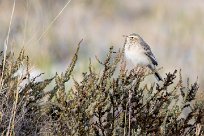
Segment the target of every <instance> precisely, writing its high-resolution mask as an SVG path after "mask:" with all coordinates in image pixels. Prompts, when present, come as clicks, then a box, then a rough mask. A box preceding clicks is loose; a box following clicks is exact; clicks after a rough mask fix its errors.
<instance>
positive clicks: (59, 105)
mask: <svg viewBox="0 0 204 136" xmlns="http://www.w3.org/2000/svg"><path fill="white" fill-rule="evenodd" d="M80 43H81V42H80ZM80 43H79V45H78V48H77V50H76V53H75V54H74V57H73V59H72V62H71V64H70V65H69V67H68V68H67V70H66V71H65V73H62V74H60V75H59V74H56V75H55V76H54V77H53V78H50V79H45V80H43V81H37V80H36V79H37V78H38V77H39V76H41V74H39V75H38V76H36V77H35V78H31V77H30V68H29V67H30V66H29V58H28V57H27V56H25V54H24V51H23V50H22V51H21V52H20V54H19V56H18V58H17V59H15V57H14V55H13V54H11V53H9V54H7V55H6V57H5V58H4V57H3V55H2V54H3V53H1V57H2V63H1V65H0V73H1V75H0V83H1V84H0V87H1V88H0V133H1V134H2V135H17V136H18V135H20V136H22V135H103V136H109V135H167V136H168V135H202V134H203V128H202V125H203V121H202V120H203V113H204V111H203V104H202V102H200V101H196V100H195V96H196V93H197V91H198V88H199V86H198V83H197V81H196V82H195V83H193V84H191V85H190V83H189V80H188V81H187V85H186V86H184V83H183V80H182V76H181V71H180V72H179V73H178V72H177V70H175V71H174V72H172V73H167V74H166V77H165V78H164V82H161V83H156V84H155V83H153V84H150V85H149V82H147V81H145V79H146V77H147V76H149V75H150V74H151V73H148V71H147V70H145V69H144V68H136V69H134V70H130V71H129V70H126V66H125V63H124V61H123V50H122V51H121V50H119V51H118V52H116V53H114V52H113V47H111V48H110V50H109V53H108V54H107V57H106V59H105V60H104V61H103V62H102V61H100V60H99V59H97V60H98V62H99V63H100V64H101V65H102V66H103V71H102V73H101V74H100V73H99V72H97V71H96V70H94V69H93V66H92V64H91V61H90V64H89V71H88V72H85V73H82V76H83V79H82V81H81V82H77V81H75V80H74V79H73V81H74V86H72V87H71V89H69V90H67V89H65V83H67V82H69V80H70V77H71V75H72V71H73V69H74V67H75V64H76V62H77V58H78V51H79V46H80ZM4 60H5V63H4ZM22 67H24V68H25V71H26V72H22V73H21V74H16V73H17V72H18V71H19V70H20V69H21V68H22ZM53 80H55V86H54V87H53V88H52V89H51V90H50V91H45V88H46V87H47V86H48V85H49V84H50V83H51V81H53ZM25 81H26V83H25V84H24V85H21V84H22V83H23V82H25ZM184 115H185V116H184Z"/></svg>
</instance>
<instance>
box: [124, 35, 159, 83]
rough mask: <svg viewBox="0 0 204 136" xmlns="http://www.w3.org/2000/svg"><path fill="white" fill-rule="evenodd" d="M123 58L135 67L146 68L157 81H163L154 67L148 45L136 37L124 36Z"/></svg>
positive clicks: (152, 56)
mask: <svg viewBox="0 0 204 136" xmlns="http://www.w3.org/2000/svg"><path fill="white" fill-rule="evenodd" d="M125 37H126V39H125V56H126V58H127V59H129V60H130V61H131V62H132V63H133V64H134V65H135V66H147V67H148V68H150V70H152V72H153V73H154V75H155V77H156V78H157V80H158V81H163V80H162V78H161V76H160V75H159V73H158V72H157V71H156V68H155V66H157V65H158V63H157V60H156V58H155V57H154V55H153V53H152V51H151V49H150V47H149V45H148V44H147V43H146V42H145V41H144V40H143V39H142V38H141V37H140V36H139V35H138V34H135V33H133V34H130V35H129V36H125Z"/></svg>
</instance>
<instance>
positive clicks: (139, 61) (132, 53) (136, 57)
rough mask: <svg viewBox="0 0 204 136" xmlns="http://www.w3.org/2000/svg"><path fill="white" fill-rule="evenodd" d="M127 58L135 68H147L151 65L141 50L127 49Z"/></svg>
mask: <svg viewBox="0 0 204 136" xmlns="http://www.w3.org/2000/svg"><path fill="white" fill-rule="evenodd" d="M125 57H126V58H127V59H128V60H130V61H131V63H133V64H134V65H135V66H147V65H149V64H150V61H149V59H148V57H147V56H146V55H145V54H144V51H143V50H140V49H125Z"/></svg>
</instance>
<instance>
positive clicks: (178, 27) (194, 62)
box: [0, 0, 204, 90]
mask: <svg viewBox="0 0 204 136" xmlns="http://www.w3.org/2000/svg"><path fill="white" fill-rule="evenodd" d="M66 3H67V1H66V0H57V1H56V0H17V2H16V7H15V12H14V17H13V22H12V25H11V35H10V39H9V47H8V49H9V50H12V51H14V52H18V51H19V50H20V49H21V48H22V47H24V48H25V50H26V53H27V54H28V55H29V56H30V60H31V62H32V66H33V67H34V69H35V70H36V71H39V72H45V71H46V75H54V74H55V72H62V71H64V70H65V69H66V67H67V66H68V64H69V63H70V61H71V58H72V56H73V54H74V51H75V50H76V47H77V46H76V45H77V43H78V42H79V41H80V40H81V39H82V38H83V39H84V41H83V43H82V46H81V49H80V54H79V61H78V63H77V67H76V69H75V73H76V74H77V73H78V74H77V75H75V78H80V76H81V75H80V74H79V73H81V72H85V71H87V66H88V64H89V58H91V59H92V63H93V65H94V66H95V68H96V69H97V68H99V64H98V63H97V61H96V60H95V56H98V57H99V58H101V59H102V60H103V59H104V57H105V55H106V53H107V52H108V50H109V47H110V46H112V45H113V46H115V48H122V46H123V44H124V38H123V37H122V35H124V34H125V35H127V34H131V33H133V32H135V33H138V34H140V35H141V36H142V37H143V38H144V39H145V41H146V42H147V43H148V44H149V45H150V46H151V48H152V51H153V53H154V54H155V56H156V58H157V60H158V62H159V67H163V69H162V70H161V71H160V72H161V74H162V75H163V76H164V75H165V73H167V72H173V70H174V69H182V74H183V76H184V79H186V78H187V77H190V81H192V82H193V81H195V80H197V77H198V80H199V83H200V87H201V90H203V89H204V1H202V0H197V1H190V0H180V1H177V0H173V1H163V0H154V1H150V0H143V1H135V0H128V1H124V0H123V1H119V0H83V1H82V0H72V1H71V2H70V3H69V5H68V6H67V7H66V9H65V10H64V11H63V12H62V14H61V15H60V17H59V18H58V19H57V20H56V22H54V23H53V24H52V25H51V26H50V24H51V22H52V21H53V19H54V18H55V17H56V16H57V14H58V13H59V12H60V11H61V9H62V8H63V7H64V6H65V4H66ZM12 6H13V1H12V0H0V43H1V45H0V49H1V50H3V44H4V40H5V38H6V35H7V31H8V27H9V21H10V17H11V12H12ZM49 26H50V27H49ZM48 27H49V29H48V31H46V32H47V33H46V34H45V35H43V37H41V34H42V33H43V32H44V31H45V30H46V29H47V28H48ZM99 71H100V70H99ZM184 81H185V80H184Z"/></svg>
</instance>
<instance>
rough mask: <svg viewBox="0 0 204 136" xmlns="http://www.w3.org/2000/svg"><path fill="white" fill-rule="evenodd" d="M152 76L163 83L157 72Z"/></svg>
mask: <svg viewBox="0 0 204 136" xmlns="http://www.w3.org/2000/svg"><path fill="white" fill-rule="evenodd" d="M154 75H155V77H156V79H157V80H158V81H163V79H162V77H161V76H160V74H159V73H158V72H155V73H154Z"/></svg>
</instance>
